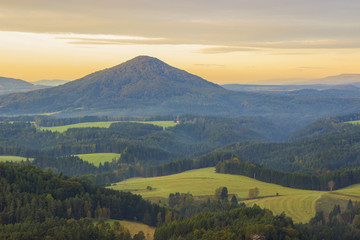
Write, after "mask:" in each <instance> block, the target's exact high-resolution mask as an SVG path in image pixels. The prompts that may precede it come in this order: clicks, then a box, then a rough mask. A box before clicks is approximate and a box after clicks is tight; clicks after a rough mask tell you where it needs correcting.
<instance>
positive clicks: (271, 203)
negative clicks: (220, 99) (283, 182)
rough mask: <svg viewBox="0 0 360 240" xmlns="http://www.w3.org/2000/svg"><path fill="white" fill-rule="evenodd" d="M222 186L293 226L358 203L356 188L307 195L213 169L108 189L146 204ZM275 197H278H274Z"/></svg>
mask: <svg viewBox="0 0 360 240" xmlns="http://www.w3.org/2000/svg"><path fill="white" fill-rule="evenodd" d="M147 186H151V187H152V188H153V190H151V191H149V190H147V189H146V187H147ZM222 186H225V187H227V188H228V192H229V194H236V196H237V197H238V199H239V200H242V201H244V202H245V203H246V204H247V205H253V204H255V203H256V204H257V205H259V206H261V207H263V208H268V209H270V210H271V211H273V212H274V213H275V214H280V213H282V212H285V213H286V215H288V216H290V217H292V218H293V220H294V222H304V223H305V222H308V221H309V220H310V218H312V217H313V216H315V213H316V210H319V209H320V210H324V211H325V212H329V211H331V209H332V207H333V204H335V203H336V204H340V205H341V207H342V208H344V207H345V206H346V203H347V201H348V200H349V199H352V200H360V184H359V185H354V186H350V187H348V188H344V189H341V190H337V191H333V192H324V191H310V190H301V189H294V188H287V187H282V186H280V185H276V184H270V183H264V182H260V181H257V180H255V179H252V178H248V177H244V176H239V175H230V174H221V173H215V168H203V169H197V170H191V171H186V172H183V173H179V174H174V175H169V176H163V177H154V178H132V179H128V180H126V181H122V182H118V183H116V184H115V185H113V186H111V188H113V189H116V190H122V191H131V192H132V193H135V194H140V195H142V196H143V197H144V198H147V199H150V200H159V199H161V200H162V199H166V198H168V196H169V194H170V193H175V192H190V193H192V194H193V195H194V196H200V197H201V196H209V195H214V192H215V189H216V188H219V187H222ZM255 187H257V188H259V190H260V194H259V198H258V199H251V200H248V199H247V197H248V193H249V189H251V188H255ZM277 193H278V194H279V196H276V194H277ZM329 199H331V202H330V203H329V201H328V200H329Z"/></svg>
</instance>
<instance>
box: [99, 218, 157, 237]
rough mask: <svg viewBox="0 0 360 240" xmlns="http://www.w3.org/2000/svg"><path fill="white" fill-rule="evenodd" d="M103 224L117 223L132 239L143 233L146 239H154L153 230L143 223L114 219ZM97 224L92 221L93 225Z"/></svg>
mask: <svg viewBox="0 0 360 240" xmlns="http://www.w3.org/2000/svg"><path fill="white" fill-rule="evenodd" d="M105 222H107V223H109V224H112V223H113V222H119V223H120V225H122V226H124V227H126V228H127V229H129V231H130V234H131V236H132V237H133V236H134V235H135V234H137V233H138V232H140V231H143V232H144V234H145V238H146V239H149V240H152V239H153V238H154V232H155V228H154V227H150V226H148V225H146V224H143V223H139V222H132V221H126V220H114V219H107V220H106V221H105ZM97 223H98V221H97V220H96V219H94V224H97Z"/></svg>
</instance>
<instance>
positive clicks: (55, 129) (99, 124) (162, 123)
mask: <svg viewBox="0 0 360 240" xmlns="http://www.w3.org/2000/svg"><path fill="white" fill-rule="evenodd" d="M119 122H134V123H143V124H152V125H156V126H159V127H162V128H163V129H166V128H168V127H173V126H175V125H176V124H177V123H176V122H174V121H108V122H83V123H75V124H69V125H63V126H56V127H37V128H38V129H40V130H42V131H51V132H60V133H63V132H66V131H67V130H68V129H70V128H109V127H110V125H111V124H112V123H119Z"/></svg>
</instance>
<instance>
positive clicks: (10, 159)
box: [0, 156, 33, 162]
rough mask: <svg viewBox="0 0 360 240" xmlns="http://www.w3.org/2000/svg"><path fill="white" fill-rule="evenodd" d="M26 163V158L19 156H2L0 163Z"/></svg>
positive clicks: (30, 159)
mask: <svg viewBox="0 0 360 240" xmlns="http://www.w3.org/2000/svg"><path fill="white" fill-rule="evenodd" d="M32 160H33V159H32V158H29V161H32ZM21 161H26V157H19V156H0V162H21Z"/></svg>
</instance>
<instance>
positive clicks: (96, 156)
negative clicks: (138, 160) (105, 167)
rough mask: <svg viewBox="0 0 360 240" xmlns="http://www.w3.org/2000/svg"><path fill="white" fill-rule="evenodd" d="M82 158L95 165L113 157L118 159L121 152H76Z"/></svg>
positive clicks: (109, 160)
mask: <svg viewBox="0 0 360 240" xmlns="http://www.w3.org/2000/svg"><path fill="white" fill-rule="evenodd" d="M75 156H78V157H79V158H81V159H82V160H84V161H86V162H89V163H91V164H93V165H95V166H96V167H98V166H99V165H100V163H101V164H104V163H106V162H111V161H112V160H113V159H116V160H117V159H119V158H120V156H121V154H118V153H89V154H77V155H75Z"/></svg>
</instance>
